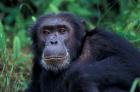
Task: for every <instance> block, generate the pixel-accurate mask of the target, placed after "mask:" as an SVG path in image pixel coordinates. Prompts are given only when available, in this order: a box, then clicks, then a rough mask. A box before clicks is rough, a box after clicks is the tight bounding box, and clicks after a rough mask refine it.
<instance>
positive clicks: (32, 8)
mask: <svg viewBox="0 0 140 92" xmlns="http://www.w3.org/2000/svg"><path fill="white" fill-rule="evenodd" d="M60 11H69V12H72V13H74V14H75V15H78V16H80V17H82V18H84V19H85V20H86V23H87V25H88V28H90V29H92V28H94V27H96V26H101V27H105V28H108V29H111V30H112V31H115V32H117V33H118V34H119V35H121V36H123V37H125V38H126V39H128V40H129V41H130V42H132V43H133V44H134V45H135V46H136V47H140V0H0V92H17V90H19V89H24V88H26V87H27V85H28V83H29V81H30V75H31V74H30V71H31V67H32V64H31V63H32V62H31V59H32V54H31V50H30V45H31V41H30V38H29V37H28V28H29V27H30V26H31V25H32V23H33V22H34V21H35V20H36V18H37V17H38V16H40V15H42V14H48V13H50V12H56V13H57V12H60ZM138 81H139V80H138V79H136V80H135V81H134V85H133V86H132V88H131V92H134V89H135V85H136V84H137V83H138Z"/></svg>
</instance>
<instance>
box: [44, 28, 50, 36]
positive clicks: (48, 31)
mask: <svg viewBox="0 0 140 92" xmlns="http://www.w3.org/2000/svg"><path fill="white" fill-rule="evenodd" d="M42 33H43V34H45V35H47V34H50V33H51V32H50V30H48V29H43V30H42Z"/></svg>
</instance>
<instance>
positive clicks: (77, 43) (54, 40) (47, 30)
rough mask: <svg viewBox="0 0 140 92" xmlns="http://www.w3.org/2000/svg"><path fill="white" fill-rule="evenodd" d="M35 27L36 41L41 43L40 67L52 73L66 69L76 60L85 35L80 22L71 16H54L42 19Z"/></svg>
mask: <svg viewBox="0 0 140 92" xmlns="http://www.w3.org/2000/svg"><path fill="white" fill-rule="evenodd" d="M76 23H77V24H76ZM78 23H79V24H78ZM37 27H38V28H37V31H36V32H37V37H38V38H37V39H38V41H40V42H41V43H43V47H42V56H41V64H42V66H43V67H44V68H45V69H47V70H48V69H49V70H53V71H57V70H61V69H64V68H66V67H68V66H69V64H70V61H72V60H74V59H76V58H77V56H78V54H79V50H80V48H81V43H82V40H83V37H84V34H85V33H84V29H82V28H83V27H81V24H80V22H78V21H77V20H75V19H74V18H73V16H71V15H69V16H68V15H54V16H47V17H46V18H44V19H43V20H42V21H41V22H40V24H39V25H38V26H37ZM80 32H81V33H80ZM38 45H39V44H38ZM40 49H41V48H40Z"/></svg>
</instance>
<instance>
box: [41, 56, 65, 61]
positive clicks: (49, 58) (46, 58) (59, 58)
mask: <svg viewBox="0 0 140 92" xmlns="http://www.w3.org/2000/svg"><path fill="white" fill-rule="evenodd" d="M66 58H67V56H63V57H62V56H57V57H55V56H51V57H50V56H49V57H43V60H65V59H66Z"/></svg>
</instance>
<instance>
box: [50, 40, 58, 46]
mask: <svg viewBox="0 0 140 92" xmlns="http://www.w3.org/2000/svg"><path fill="white" fill-rule="evenodd" d="M50 43H51V45H56V44H57V43H58V42H57V41H50Z"/></svg>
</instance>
